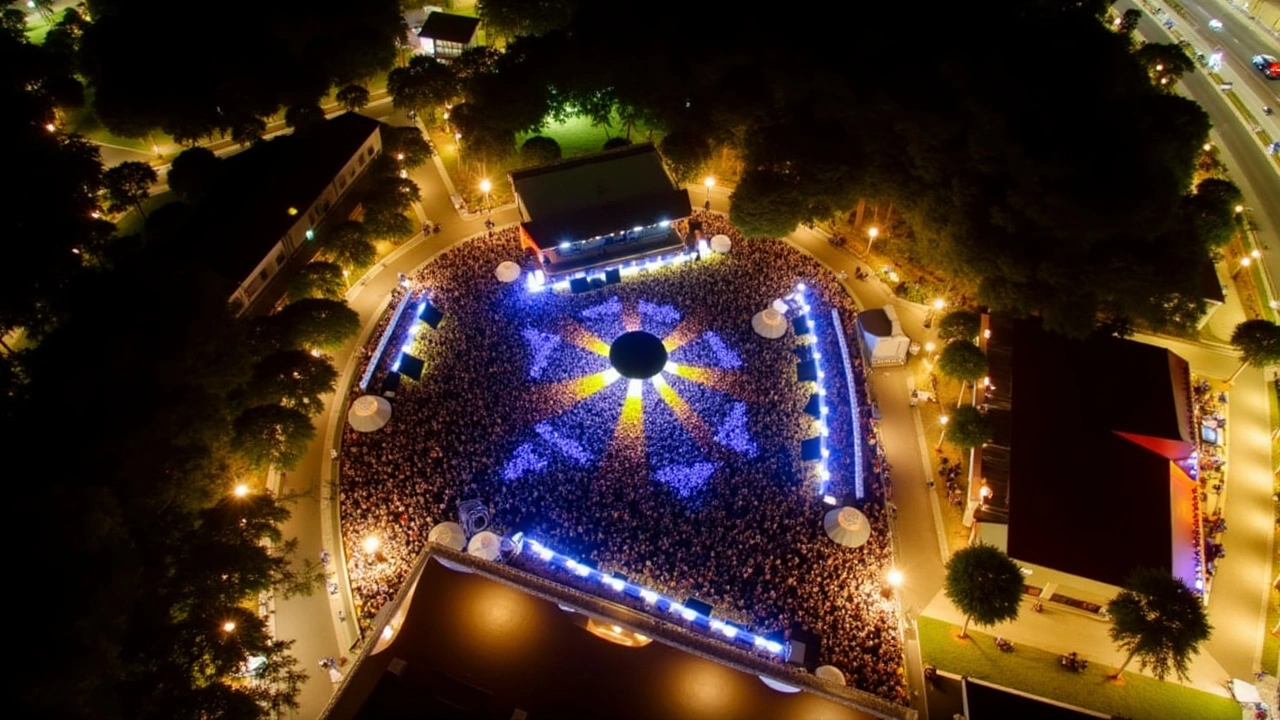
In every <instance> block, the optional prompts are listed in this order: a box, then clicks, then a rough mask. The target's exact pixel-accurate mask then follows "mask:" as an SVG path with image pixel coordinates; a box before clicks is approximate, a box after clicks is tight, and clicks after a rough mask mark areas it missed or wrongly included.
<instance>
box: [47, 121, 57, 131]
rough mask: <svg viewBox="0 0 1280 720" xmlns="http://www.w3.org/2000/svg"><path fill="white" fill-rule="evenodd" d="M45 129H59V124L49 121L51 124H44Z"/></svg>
mask: <svg viewBox="0 0 1280 720" xmlns="http://www.w3.org/2000/svg"><path fill="white" fill-rule="evenodd" d="M44 129H45V130H48V131H49V132H53V131H54V130H57V129H58V126H57V125H54V124H53V123H49V124H47V125H45V126H44Z"/></svg>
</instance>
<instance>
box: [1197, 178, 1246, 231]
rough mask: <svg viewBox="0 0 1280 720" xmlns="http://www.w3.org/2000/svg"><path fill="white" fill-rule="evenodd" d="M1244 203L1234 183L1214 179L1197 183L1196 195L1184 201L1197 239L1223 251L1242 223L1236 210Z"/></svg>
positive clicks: (1241, 194) (1206, 179) (1242, 196)
mask: <svg viewBox="0 0 1280 720" xmlns="http://www.w3.org/2000/svg"><path fill="white" fill-rule="evenodd" d="M1243 200H1244V194H1243V193H1241V192H1240V188H1238V187H1236V186H1235V183H1232V182H1231V181H1230V180H1226V179H1223V178H1213V177H1211V178H1205V179H1204V180H1201V181H1200V182H1198V183H1196V189H1195V193H1194V194H1192V195H1188V196H1186V198H1185V199H1184V200H1183V209H1184V214H1185V216H1186V217H1187V218H1188V219H1189V220H1190V221H1191V223H1192V227H1193V228H1194V229H1195V233H1196V235H1197V236H1198V237H1199V238H1200V239H1201V240H1202V241H1203V242H1204V243H1205V244H1206V245H1207V246H1208V247H1210V248H1221V247H1222V246H1224V245H1226V244H1227V243H1229V242H1231V238H1233V237H1235V234H1236V231H1237V230H1238V228H1237V226H1236V221H1237V220H1238V219H1240V214H1239V213H1237V212H1236V210H1235V209H1236V206H1237V205H1239V204H1240V203H1241V201H1243Z"/></svg>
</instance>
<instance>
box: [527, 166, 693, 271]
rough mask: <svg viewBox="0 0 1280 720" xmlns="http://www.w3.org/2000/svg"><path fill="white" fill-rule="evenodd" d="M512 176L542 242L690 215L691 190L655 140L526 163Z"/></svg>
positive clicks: (533, 232)
mask: <svg viewBox="0 0 1280 720" xmlns="http://www.w3.org/2000/svg"><path fill="white" fill-rule="evenodd" d="M509 177H510V178H511V184H512V187H513V188H514V189H515V193H516V199H517V203H518V205H519V208H520V214H521V218H522V219H523V220H524V229H525V231H526V232H527V233H529V235H530V236H532V237H533V239H534V240H535V241H536V242H538V243H539V247H551V246H553V245H558V244H559V243H561V242H568V241H573V240H582V239H586V238H591V237H596V236H599V235H609V234H612V233H615V232H619V231H622V230H628V229H630V228H632V227H637V226H647V225H653V224H655V223H658V222H661V221H664V220H670V221H674V220H679V219H681V218H685V217H688V216H689V214H690V204H689V194H688V193H687V192H685V191H684V190H680V189H678V188H677V187H676V185H675V183H674V182H672V180H671V177H670V176H669V175H667V171H666V169H665V168H664V167H663V165H662V158H661V157H660V156H659V155H658V151H657V149H655V148H654V146H653V145H652V144H650V143H644V144H641V145H631V146H628V147H624V148H619V149H617V150H608V151H605V152H600V153H594V154H592V155H587V156H583V157H577V158H573V159H570V160H563V161H560V162H555V163H550V164H547V165H539V166H536V167H531V168H524V169H522V170H516V171H514V172H512V173H511V174H510V176H509Z"/></svg>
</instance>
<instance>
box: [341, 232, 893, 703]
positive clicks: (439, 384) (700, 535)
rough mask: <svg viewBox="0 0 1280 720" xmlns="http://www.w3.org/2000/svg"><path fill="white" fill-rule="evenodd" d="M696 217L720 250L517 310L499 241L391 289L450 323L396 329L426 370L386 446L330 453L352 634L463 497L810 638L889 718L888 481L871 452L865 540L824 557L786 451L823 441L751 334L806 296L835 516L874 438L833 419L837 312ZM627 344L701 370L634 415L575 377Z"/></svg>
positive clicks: (777, 360) (802, 261) (813, 495)
mask: <svg viewBox="0 0 1280 720" xmlns="http://www.w3.org/2000/svg"><path fill="white" fill-rule="evenodd" d="M693 222H694V229H695V230H694V231H696V232H701V233H702V234H703V235H705V236H706V237H711V236H712V235H715V234H720V233H723V234H727V235H729V236H730V237H731V239H732V241H733V246H732V251H731V252H730V253H729V254H728V255H724V256H714V257H711V258H708V259H707V260H704V261H701V262H689V263H685V264H682V265H679V266H675V267H668V268H664V269H661V270H657V271H650V272H646V273H643V274H640V275H638V276H636V277H631V278H627V279H625V280H624V281H623V282H622V283H620V284H618V285H613V286H610V287H608V288H606V289H601V290H597V291H593V292H588V293H583V294H568V293H556V292H551V291H546V292H540V293H533V292H529V291H528V290H527V289H526V288H525V287H524V284H523V283H522V282H517V283H514V284H511V285H504V284H502V283H499V282H498V281H497V280H496V279H495V278H494V275H493V269H494V267H495V266H496V265H497V264H498V263H499V262H501V261H503V260H510V259H515V258H518V257H520V255H521V251H520V247H519V242H518V238H517V236H516V231H515V229H514V228H505V229H502V230H497V231H494V232H493V233H491V234H490V235H489V236H487V237H478V238H476V239H473V240H470V241H468V242H467V243H465V244H463V245H460V246H458V247H456V248H455V249H453V250H451V251H449V252H447V253H445V254H444V255H442V256H440V257H439V258H437V259H435V260H433V261H432V262H430V263H428V264H427V265H425V266H424V267H422V268H421V269H419V270H418V271H417V272H416V273H415V274H414V275H413V276H412V277H411V278H410V280H411V283H410V284H411V287H410V288H409V289H400V290H398V291H397V292H414V291H418V289H419V288H422V289H426V291H429V292H430V293H431V297H432V303H433V304H434V305H436V307H438V308H439V309H440V310H442V311H443V312H444V314H445V319H444V321H443V322H441V324H440V325H439V327H438V329H436V330H434V331H433V330H422V331H421V332H419V333H418V335H417V336H416V337H407V333H408V330H407V328H408V326H409V325H410V322H408V321H404V322H402V323H400V325H402V326H404V327H401V328H397V329H396V332H397V333H399V334H398V335H397V336H396V337H393V339H392V342H391V343H389V344H388V346H389V347H393V348H394V347H399V346H400V345H401V344H403V343H405V342H407V343H409V344H410V345H411V347H412V351H411V352H412V353H413V354H414V355H416V356H418V357H421V358H423V359H424V360H425V362H426V369H425V371H424V374H423V376H422V379H421V381H420V382H405V383H403V384H402V385H401V387H400V388H399V392H398V394H397V397H396V398H395V399H394V401H393V407H394V414H393V417H392V419H391V421H390V423H389V424H388V425H387V426H386V427H385V428H383V429H382V430H379V431H377V432H374V433H368V434H362V433H357V432H355V431H354V430H352V429H351V428H347V429H346V431H345V433H344V436H343V441H342V451H341V455H340V480H341V505H342V530H343V540H344V543H345V549H346V555H347V560H348V576H349V578H350V582H351V586H352V590H353V593H354V595H355V598H356V602H357V605H358V611H359V612H358V615H359V620H360V622H361V623H362V625H363V626H364V627H368V625H369V623H370V622H371V621H372V619H373V618H374V617H375V615H376V614H377V612H378V610H379V609H380V608H381V607H382V606H383V605H384V604H386V603H387V602H388V601H389V600H391V599H392V598H393V597H394V594H395V593H396V592H397V591H398V590H399V586H400V584H401V582H402V581H403V579H404V578H405V576H406V575H407V574H408V572H409V571H410V569H411V567H412V565H413V563H414V561H415V560H416V559H417V557H418V556H419V554H420V552H421V551H422V549H423V546H424V543H425V542H426V539H427V534H428V532H429V531H430V529H431V527H432V526H433V525H434V524H436V523H438V522H441V521H445V520H456V519H457V504H458V503H459V502H460V501H463V500H467V499H472V498H476V499H480V500H481V501H482V502H484V503H485V505H486V506H487V507H488V508H490V510H491V513H492V518H493V523H494V525H496V527H495V528H494V529H496V530H498V531H499V532H502V533H506V534H510V533H513V532H515V531H522V532H524V533H525V534H526V535H528V536H531V537H536V538H537V539H539V540H540V541H542V542H543V543H545V544H547V545H548V546H550V547H553V548H555V549H556V550H557V551H560V552H563V553H565V554H567V555H570V556H572V557H576V558H579V559H581V560H583V561H584V562H588V563H590V564H592V565H595V566H596V567H599V568H600V569H601V570H605V571H609V572H613V573H618V574H622V575H625V576H627V577H628V578H629V579H630V580H631V581H632V582H636V583H639V584H642V585H646V586H648V587H651V588H653V589H655V590H658V591H660V592H663V593H665V594H667V595H669V596H671V597H675V598H681V599H682V598H688V597H697V598H699V599H702V600H705V601H707V602H709V603H711V604H712V605H714V607H715V615H716V616H717V617H721V618H724V619H727V620H732V621H735V622H739V623H741V624H743V625H746V626H748V627H750V628H751V629H752V630H753V631H755V632H757V633H762V634H769V635H771V636H781V635H786V634H788V633H790V632H792V631H794V630H796V629H800V628H803V629H805V630H807V631H811V632H813V633H815V634H816V635H818V636H819V637H820V638H821V653H820V656H819V658H818V660H819V663H820V664H830V665H834V666H836V667H837V668H839V669H840V670H841V671H842V672H844V674H845V676H846V678H847V679H848V682H849V684H850V685H852V686H854V687H857V688H859V689H861V690H864V691H867V692H871V693H874V694H877V695H879V696H881V697H883V698H885V699H888V700H892V701H897V702H905V700H906V694H905V680H904V677H903V674H902V648H901V646H900V641H899V636H898V633H897V628H898V621H897V617H896V608H895V606H894V605H893V604H892V603H891V602H890V601H889V600H887V599H886V598H887V597H888V594H887V593H886V592H884V590H885V587H884V574H885V571H886V570H887V569H888V567H889V564H890V563H891V547H890V538H889V533H888V518H887V517H886V513H885V511H884V505H883V494H884V492H885V491H886V489H887V488H886V487H885V485H884V483H883V482H882V481H881V479H880V477H879V474H878V473H879V472H880V471H883V470H886V469H887V468H886V467H884V466H883V464H882V459H881V458H880V456H879V454H878V453H876V452H864V453H862V454H861V456H862V457H863V458H864V459H865V463H866V467H865V468H864V469H863V470H864V471H865V472H866V474H867V476H868V481H867V487H868V496H867V498H866V501H865V502H863V503H861V504H860V507H861V509H862V510H863V512H864V513H865V514H866V515H867V517H868V518H869V519H870V521H871V522H872V526H873V532H872V535H871V540H870V541H869V542H868V543H867V544H866V545H863V546H862V547H859V548H856V549H850V548H846V547H842V546H839V545H837V544H835V543H834V542H832V541H831V540H830V539H828V538H827V536H826V534H825V533H824V532H823V529H822V517H823V513H824V511H826V510H828V509H830V507H829V506H827V505H825V504H824V503H823V500H822V497H821V494H820V493H819V492H818V491H817V488H818V486H817V483H816V480H817V474H816V464H815V463H812V462H805V461H803V460H802V459H801V457H800V442H801V441H802V440H803V439H805V438H808V437H812V436H814V435H816V434H817V432H818V430H817V428H818V425H817V421H816V420H815V419H814V418H812V417H810V416H809V415H807V414H805V413H804V411H803V409H804V406H805V403H806V402H807V401H808V399H809V396H810V394H811V393H812V392H813V389H814V388H813V385H812V384H811V383H805V382H801V381H799V380H798V379H797V374H796V358H797V356H796V354H795V353H794V350H795V349H796V345H797V340H796V338H795V337H793V336H792V335H790V334H788V335H787V336H785V337H784V338H782V339H779V340H767V339H764V338H762V337H760V336H758V335H756V334H755V333H754V332H753V331H752V328H751V318H752V316H753V315H754V314H755V313H757V312H759V311H760V310H762V309H763V308H765V307H766V306H768V305H769V304H770V303H771V302H772V301H773V300H774V299H776V298H781V297H785V296H787V295H788V294H790V293H791V292H793V290H794V288H795V286H796V283H797V282H799V281H802V282H804V283H806V284H807V286H808V290H807V295H808V300H809V303H810V304H811V305H813V306H814V312H813V313H812V317H813V318H814V319H815V322H816V323H817V324H818V326H819V328H818V333H817V334H816V337H817V340H816V342H818V343H819V349H820V351H821V354H822V357H823V358H824V360H823V365H824V369H825V370H826V373H825V380H824V381H823V382H824V383H825V385H826V389H827V395H826V397H827V402H828V404H829V405H830V406H831V408H830V413H829V414H828V415H827V422H828V428H829V433H830V437H829V441H830V442H829V444H828V446H829V447H830V448H831V449H832V455H831V457H830V459H829V460H828V467H829V468H830V471H831V484H830V487H829V488H828V489H827V492H828V493H829V494H831V495H834V496H837V497H847V498H850V499H852V498H853V497H854V491H853V482H854V478H855V477H856V472H857V471H858V468H855V467H854V463H855V457H858V455H857V454H855V453H854V452H853V450H852V448H853V447H854V444H855V443H859V442H866V439H867V438H868V437H870V436H871V433H872V429H871V426H870V422H869V418H868V417H867V413H860V414H859V417H860V419H859V421H858V423H857V424H855V420H854V415H853V414H851V412H850V408H849V407H848V397H849V393H848V392H847V389H846V388H845V386H844V385H845V378H844V373H843V371H841V370H840V363H841V360H840V358H841V351H840V347H839V345H838V342H837V338H836V335H835V332H834V328H832V327H831V315H830V309H831V307H833V306H834V307H836V308H838V309H839V310H840V311H841V314H842V320H843V322H844V324H845V333H846V335H847V336H848V338H849V340H850V342H851V343H852V342H854V334H853V333H854V330H853V324H852V323H853V320H854V307H853V304H852V302H851V300H850V299H849V298H848V295H847V294H846V293H845V292H844V290H843V289H842V288H841V287H840V286H839V284H838V282H837V280H836V278H835V277H833V276H831V275H830V274H829V273H827V272H825V271H824V270H823V269H822V268H821V267H820V266H819V265H818V264H817V263H816V262H815V261H813V260H812V259H810V258H809V257H808V256H805V255H803V254H801V253H800V252H798V251H796V250H795V249H793V248H791V247H790V246H788V245H787V244H785V243H783V242H781V241H773V240H752V239H744V238H742V237H740V236H739V234H738V233H737V232H736V231H735V230H734V229H733V228H732V227H731V226H729V224H728V223H727V221H726V220H725V219H724V218H723V217H721V216H719V215H715V214H709V213H701V212H699V213H697V214H696V215H695V218H694V221H693ZM699 226H700V227H699ZM674 229H675V230H676V231H677V232H680V233H682V234H688V233H690V232H691V231H690V229H689V226H688V225H687V224H686V223H678V224H676V226H675V227H674ZM531 263H532V260H531V259H530V258H525V262H524V264H525V265H526V268H528V267H531ZM395 300H396V298H393V303H392V306H391V307H394V306H395V303H394V301H395ZM388 312H390V311H388ZM631 329H644V330H648V331H650V332H652V333H653V334H655V335H658V336H659V337H663V338H666V339H667V340H668V341H669V342H668V344H669V345H672V346H675V345H679V347H678V348H677V349H674V350H673V351H672V354H671V359H672V361H673V362H676V363H679V364H681V365H688V366H691V367H694V368H706V369H707V370H706V371H705V372H699V373H690V374H688V376H684V375H682V374H681V373H674V372H668V373H664V374H663V376H662V377H663V379H664V380H665V382H666V383H667V385H668V387H669V390H668V391H667V392H666V393H662V392H660V391H659V390H658V389H657V386H650V385H649V384H647V383H646V385H645V387H644V389H643V393H642V396H641V397H640V398H639V399H638V402H637V401H636V400H637V399H636V398H634V397H632V398H630V399H629V398H628V388H629V383H628V382H627V381H626V380H625V379H624V380H622V381H620V382H614V383H612V384H601V383H597V384H596V385H595V386H592V385H591V384H590V383H589V382H585V381H584V382H578V380H579V379H581V378H591V377H595V376H599V374H600V373H602V372H603V371H605V370H606V369H607V368H608V367H609V364H608V359H607V357H606V356H605V355H606V354H607V353H605V354H601V353H600V352H599V350H600V348H601V346H602V344H603V345H606V346H607V343H609V342H610V341H611V340H612V339H613V338H614V337H617V335H619V334H621V333H622V332H624V331H626V330H631ZM402 336H403V337H402ZM378 337H379V333H374V334H373V336H372V337H371V338H370V340H369V342H370V344H371V345H373V344H376V343H377V341H378ZM593 337H594V338H598V339H599V340H600V341H602V342H600V343H597V342H593ZM590 349H595V350H596V352H590ZM850 349H851V351H853V352H855V353H856V352H857V349H856V344H854V345H853V346H852V347H851V348H850ZM393 355H394V353H387V354H386V356H385V357H383V358H378V359H371V358H367V359H371V360H373V361H376V362H380V363H381V364H382V366H383V367H380V368H379V369H378V371H377V372H375V373H374V382H373V383H371V385H370V387H371V388H377V387H378V386H379V383H380V380H381V377H382V376H383V375H385V373H386V372H387V370H388V369H389V366H390V364H391V363H392V362H393V361H394V357H393ZM859 366H860V363H859ZM855 375H858V376H859V377H858V382H859V383H861V377H860V372H859V373H855ZM584 388H585V390H584ZM859 390H860V388H859ZM672 393H674V395H676V396H678V398H679V399H678V401H671V400H670V398H669V396H670V394H672ZM358 394H359V392H358V390H357V389H355V388H353V397H354V396H355V395H358ZM664 394H666V395H668V397H667V398H664V397H663V395H664ZM664 399H665V400H667V402H664ZM371 538H373V539H374V540H371ZM517 562H519V563H520V564H521V565H522V566H523V567H526V568H527V569H531V570H537V569H538V564H537V563H536V562H534V561H530V560H525V559H520V560H517Z"/></svg>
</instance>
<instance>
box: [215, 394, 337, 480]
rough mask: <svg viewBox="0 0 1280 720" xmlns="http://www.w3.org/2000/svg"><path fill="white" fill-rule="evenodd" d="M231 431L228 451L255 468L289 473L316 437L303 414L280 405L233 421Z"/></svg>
mask: <svg viewBox="0 0 1280 720" xmlns="http://www.w3.org/2000/svg"><path fill="white" fill-rule="evenodd" d="M232 428H233V431H234V434H233V435H232V438H231V447H232V448H234V449H235V450H236V452H238V453H240V455H241V456H243V457H244V458H245V459H246V460H248V461H249V463H250V464H251V465H253V466H254V467H255V468H266V467H268V466H271V465H274V466H276V467H278V468H280V469H282V470H292V469H293V468H294V466H295V465H297V464H298V461H299V460H301V459H302V456H303V454H304V453H306V451H307V444H308V443H310V442H311V440H312V439H313V438H314V437H315V435H316V429H315V427H314V426H313V425H312V424H311V419H310V418H308V417H307V415H306V413H304V412H302V411H301V410H295V409H294V408H287V407H283V406H281V405H257V406H255V407H251V408H249V409H248V410H245V411H244V412H242V413H240V415H239V416H238V417H236V419H235V422H234V423H233V425H232Z"/></svg>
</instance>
